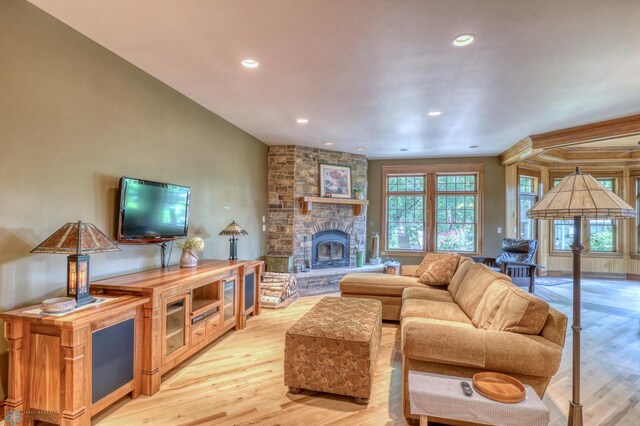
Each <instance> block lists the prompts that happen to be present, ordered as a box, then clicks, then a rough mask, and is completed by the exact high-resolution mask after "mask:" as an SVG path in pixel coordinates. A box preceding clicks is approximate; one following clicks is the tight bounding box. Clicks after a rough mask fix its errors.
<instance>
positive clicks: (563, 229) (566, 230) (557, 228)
mask: <svg viewBox="0 0 640 426" xmlns="http://www.w3.org/2000/svg"><path fill="white" fill-rule="evenodd" d="M553 235H554V237H555V239H554V241H553V248H554V249H555V250H556V251H569V250H571V244H572V243H573V220H554V221H553Z"/></svg>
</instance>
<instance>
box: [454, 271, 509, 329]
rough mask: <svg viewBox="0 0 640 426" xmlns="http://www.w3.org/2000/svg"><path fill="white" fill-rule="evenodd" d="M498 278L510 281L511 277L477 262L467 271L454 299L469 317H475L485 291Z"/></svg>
mask: <svg viewBox="0 0 640 426" xmlns="http://www.w3.org/2000/svg"><path fill="white" fill-rule="evenodd" d="M497 279H506V280H507V281H509V277H507V276H506V275H503V274H501V273H500V272H496V271H493V270H491V269H489V268H488V267H487V266H486V265H483V264H481V263H475V264H473V266H471V268H469V271H467V274H466V275H465V276H464V279H463V280H462V282H461V283H460V286H459V287H458V291H456V294H455V295H452V296H453V300H454V301H455V302H456V303H457V304H458V305H459V306H460V308H462V310H463V311H464V313H465V314H467V316H468V317H469V318H473V316H474V315H475V313H476V309H478V305H479V304H480V301H481V300H482V297H483V296H484V293H485V292H486V291H487V289H488V288H489V286H490V285H491V284H492V283H493V282H494V281H495V280H497Z"/></svg>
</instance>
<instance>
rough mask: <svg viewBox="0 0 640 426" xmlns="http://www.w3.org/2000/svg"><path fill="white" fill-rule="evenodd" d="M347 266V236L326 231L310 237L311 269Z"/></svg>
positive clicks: (344, 233)
mask: <svg viewBox="0 0 640 426" xmlns="http://www.w3.org/2000/svg"><path fill="white" fill-rule="evenodd" d="M344 266H349V234H347V233H346V232H342V231H340V230H338V229H327V230H325V231H321V232H318V233H315V234H313V236H312V237H311V268H313V269H321V268H338V267H344Z"/></svg>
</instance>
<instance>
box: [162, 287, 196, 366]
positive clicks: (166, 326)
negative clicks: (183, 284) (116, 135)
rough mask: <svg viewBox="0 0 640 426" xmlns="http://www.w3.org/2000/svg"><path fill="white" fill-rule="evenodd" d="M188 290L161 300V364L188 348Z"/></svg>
mask: <svg viewBox="0 0 640 426" xmlns="http://www.w3.org/2000/svg"><path fill="white" fill-rule="evenodd" d="M189 299H190V292H185V293H181V294H178V295H175V296H171V297H167V298H166V299H163V300H162V321H163V328H162V364H165V363H166V362H167V361H170V360H171V359H173V358H174V357H177V356H178V355H180V354H182V353H183V352H184V351H186V350H188V349H189V332H188V331H189V306H188V304H189Z"/></svg>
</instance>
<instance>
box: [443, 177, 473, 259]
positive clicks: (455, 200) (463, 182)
mask: <svg viewBox="0 0 640 426" xmlns="http://www.w3.org/2000/svg"><path fill="white" fill-rule="evenodd" d="M436 182H437V183H436V250H437V251H460V252H474V251H475V249H476V247H475V246H476V195H475V194H476V176H475V175H445V176H443V175H437V176H436Z"/></svg>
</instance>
